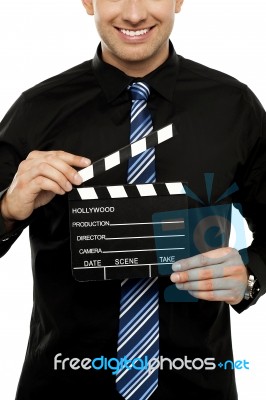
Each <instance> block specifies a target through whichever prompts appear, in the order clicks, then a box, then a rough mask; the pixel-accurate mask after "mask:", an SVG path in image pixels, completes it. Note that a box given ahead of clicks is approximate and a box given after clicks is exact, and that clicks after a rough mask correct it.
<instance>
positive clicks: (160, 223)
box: [69, 124, 189, 282]
mask: <svg viewBox="0 0 266 400" xmlns="http://www.w3.org/2000/svg"><path fill="white" fill-rule="evenodd" d="M176 134H177V131H176V129H175V128H174V127H173V125H172V124H171V125H168V126H166V127H164V128H162V129H160V130H158V131H156V132H152V133H151V134H149V135H148V136H146V137H145V138H143V139H140V140H138V141H136V142H134V143H132V144H129V145H128V146H125V147H123V148H122V149H120V150H118V151H116V152H114V153H112V154H110V155H108V156H106V157H104V158H102V159H100V160H98V161H96V162H94V163H93V164H91V165H90V166H89V167H87V168H84V169H82V170H81V171H79V174H80V175H81V177H82V178H83V182H86V181H88V180H90V179H92V178H93V177H95V176H98V175H100V174H102V173H104V172H105V171H106V170H109V169H111V168H113V167H115V166H117V165H119V164H121V163H122V162H124V161H126V160H128V159H129V158H130V157H133V156H135V155H137V154H140V153H142V152H143V151H145V150H146V149H148V148H150V147H154V146H157V145H159V144H160V143H163V142H165V141H166V140H169V139H171V138H173V137H174V136H175V135H176ZM69 216H70V239H71V261H72V263H71V265H72V274H73V277H74V278H75V279H76V280H77V281H81V282H82V281H89V280H109V279H124V278H139V277H152V276H157V275H169V274H170V273H171V266H172V264H173V262H174V261H175V260H177V259H180V258H184V257H186V256H188V247H189V246H188V232H187V226H188V224H187V197H186V195H185V191H184V188H183V185H182V183H181V182H168V183H162V182H157V183H152V184H137V185H135V184H125V185H110V186H94V187H92V186H87V187H80V188H75V189H73V190H72V191H71V192H70V193H69Z"/></svg>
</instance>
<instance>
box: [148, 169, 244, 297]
mask: <svg viewBox="0 0 266 400" xmlns="http://www.w3.org/2000/svg"><path fill="white" fill-rule="evenodd" d="M204 177H205V184H206V191H207V197H208V202H209V203H210V202H211V193H212V186H213V178H214V174H212V173H206V174H204ZM184 189H185V192H186V195H187V196H188V197H191V198H192V199H194V200H197V201H198V202H200V203H201V204H203V207H195V208H191V209H182V210H174V211H169V212H161V213H155V214H153V218H152V220H153V223H154V225H153V228H154V237H155V242H156V248H157V263H158V264H159V266H158V273H159V275H170V274H171V273H172V264H173V263H174V262H175V261H178V260H181V259H183V258H187V257H192V256H194V255H197V254H201V253H205V252H207V251H211V250H214V249H217V248H221V247H228V246H230V247H233V248H235V249H237V250H238V251H239V252H240V254H241V257H242V259H243V262H244V264H247V263H248V254H247V250H246V243H247V241H246V235H245V226H244V222H245V220H244V218H243V217H242V208H241V204H239V203H235V204H232V203H227V204H220V205H218V204H216V203H217V202H218V201H220V200H222V199H224V198H226V197H228V196H230V195H231V194H232V193H234V192H236V191H237V190H238V186H237V185H236V184H233V185H231V186H230V187H229V188H228V189H227V190H226V191H225V192H224V193H223V194H222V195H221V196H220V197H219V199H218V200H217V201H216V202H215V204H213V205H206V204H204V203H203V201H202V200H201V199H200V198H199V197H198V196H197V195H196V194H195V193H194V192H193V191H191V190H190V189H189V188H188V187H187V186H185V185H184ZM164 298H165V301H166V302H197V301H198V299H196V298H194V297H193V296H192V295H190V293H188V292H187V291H184V290H178V289H177V288H176V286H175V285H174V284H172V285H169V286H168V287H167V288H166V289H165V292H164Z"/></svg>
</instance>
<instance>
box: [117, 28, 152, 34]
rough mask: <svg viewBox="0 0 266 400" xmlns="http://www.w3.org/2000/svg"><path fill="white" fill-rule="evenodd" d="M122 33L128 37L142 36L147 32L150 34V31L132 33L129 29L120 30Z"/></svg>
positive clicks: (143, 30)
mask: <svg viewBox="0 0 266 400" xmlns="http://www.w3.org/2000/svg"><path fill="white" fill-rule="evenodd" d="M120 31H121V32H122V33H123V34H124V35H127V36H141V35H145V34H146V33H147V32H149V29H141V30H139V31H130V30H127V29H120Z"/></svg>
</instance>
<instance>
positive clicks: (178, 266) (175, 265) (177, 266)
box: [172, 263, 181, 271]
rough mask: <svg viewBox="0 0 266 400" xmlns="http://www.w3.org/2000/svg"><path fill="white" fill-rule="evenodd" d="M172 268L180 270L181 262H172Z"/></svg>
mask: <svg viewBox="0 0 266 400" xmlns="http://www.w3.org/2000/svg"><path fill="white" fill-rule="evenodd" d="M172 270H173V271H180V270H181V264H178V263H176V264H173V265H172Z"/></svg>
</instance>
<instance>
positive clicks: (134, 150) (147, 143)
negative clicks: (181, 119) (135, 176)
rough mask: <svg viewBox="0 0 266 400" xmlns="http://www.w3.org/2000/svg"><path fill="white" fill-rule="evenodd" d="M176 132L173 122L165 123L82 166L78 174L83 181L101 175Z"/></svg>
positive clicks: (169, 137)
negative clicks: (161, 126) (165, 124)
mask: <svg viewBox="0 0 266 400" xmlns="http://www.w3.org/2000/svg"><path fill="white" fill-rule="evenodd" d="M176 134H177V131H176V129H174V126H173V124H170V125H167V126H166V127H164V128H162V129H160V130H158V131H155V132H152V133H150V134H149V135H148V136H146V137H144V138H142V139H140V140H137V141H135V142H134V143H131V144H129V145H127V146H125V147H123V148H122V149H120V150H118V151H116V152H114V153H112V154H110V155H108V156H106V157H104V158H101V159H100V160H97V161H95V162H94V163H93V164H91V165H90V166H88V167H86V168H83V169H82V170H80V171H79V175H80V176H81V177H82V179H83V183H84V182H86V181H88V180H89V179H92V178H94V177H95V176H98V175H101V174H102V173H104V172H105V171H107V170H109V169H111V168H113V167H115V166H117V165H119V164H121V163H122V162H124V161H127V160H128V159H129V158H130V157H134V156H136V155H138V154H140V153H142V152H143V151H145V150H147V149H149V148H151V147H155V146H157V145H158V144H160V143H162V142H165V141H166V140H168V139H171V138H172V137H174V136H175V135H176Z"/></svg>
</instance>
